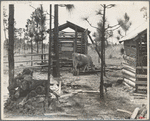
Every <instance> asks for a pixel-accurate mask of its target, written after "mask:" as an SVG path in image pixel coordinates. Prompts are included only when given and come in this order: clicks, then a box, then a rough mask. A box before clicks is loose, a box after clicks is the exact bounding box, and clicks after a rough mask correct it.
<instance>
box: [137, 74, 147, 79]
mask: <svg viewBox="0 0 150 121" xmlns="http://www.w3.org/2000/svg"><path fill="white" fill-rule="evenodd" d="M136 78H147V75H143V74H137V75H136Z"/></svg>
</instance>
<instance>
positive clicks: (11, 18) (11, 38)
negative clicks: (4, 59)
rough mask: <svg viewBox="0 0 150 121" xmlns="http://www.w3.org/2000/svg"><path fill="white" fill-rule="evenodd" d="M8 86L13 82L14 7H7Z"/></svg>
mask: <svg viewBox="0 0 150 121" xmlns="http://www.w3.org/2000/svg"><path fill="white" fill-rule="evenodd" d="M8 61H9V86H11V85H12V84H13V80H14V5H13V4H11V5H9V48H8Z"/></svg>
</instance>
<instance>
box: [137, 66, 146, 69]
mask: <svg viewBox="0 0 150 121" xmlns="http://www.w3.org/2000/svg"><path fill="white" fill-rule="evenodd" d="M136 69H147V66H137V67H136Z"/></svg>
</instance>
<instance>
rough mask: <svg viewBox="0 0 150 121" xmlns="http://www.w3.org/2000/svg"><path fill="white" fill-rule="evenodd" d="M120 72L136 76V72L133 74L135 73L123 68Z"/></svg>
mask: <svg viewBox="0 0 150 121" xmlns="http://www.w3.org/2000/svg"><path fill="white" fill-rule="evenodd" d="M122 73H123V74H127V75H129V76H131V77H136V74H135V73H133V72H130V71H128V70H125V69H122Z"/></svg>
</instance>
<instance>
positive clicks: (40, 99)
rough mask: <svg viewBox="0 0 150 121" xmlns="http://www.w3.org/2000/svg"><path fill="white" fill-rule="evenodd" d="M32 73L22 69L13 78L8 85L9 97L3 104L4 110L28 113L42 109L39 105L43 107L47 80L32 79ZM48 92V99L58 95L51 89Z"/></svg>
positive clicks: (55, 97) (56, 97)
mask: <svg viewBox="0 0 150 121" xmlns="http://www.w3.org/2000/svg"><path fill="white" fill-rule="evenodd" d="M32 75H33V72H32V71H31V70H30V69H24V70H23V72H22V73H20V74H18V75H17V76H16V77H15V78H14V80H13V83H12V84H11V85H10V86H9V87H8V90H9V98H8V99H7V100H6V102H5V104H4V109H5V111H6V112H17V113H21V114H27V115H28V114H34V113H36V112H37V111H36V110H37V109H38V110H43V108H41V107H43V105H44V101H45V99H46V98H45V93H46V81H47V80H34V79H33V78H32ZM49 93H50V98H49V100H54V99H58V97H59V96H58V95H57V94H56V93H55V92H54V91H52V90H51V89H50V92H49ZM49 102H51V101H49ZM38 112H40V111H38ZM41 112H42V111H41Z"/></svg>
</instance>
